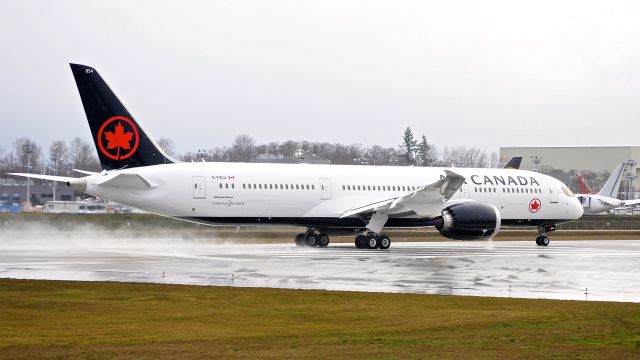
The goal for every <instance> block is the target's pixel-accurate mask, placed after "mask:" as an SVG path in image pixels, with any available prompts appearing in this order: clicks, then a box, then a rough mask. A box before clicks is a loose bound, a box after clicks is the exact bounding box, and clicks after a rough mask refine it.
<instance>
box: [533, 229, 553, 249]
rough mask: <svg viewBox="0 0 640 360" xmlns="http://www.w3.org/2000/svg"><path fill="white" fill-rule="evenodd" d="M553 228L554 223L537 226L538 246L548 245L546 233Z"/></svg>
mask: <svg viewBox="0 0 640 360" xmlns="http://www.w3.org/2000/svg"><path fill="white" fill-rule="evenodd" d="M555 230H556V227H555V225H545V226H538V237H537V238H536V244H537V245H538V246H548V245H549V237H548V236H547V233H548V232H552V231H555Z"/></svg>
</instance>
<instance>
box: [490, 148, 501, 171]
mask: <svg viewBox="0 0 640 360" xmlns="http://www.w3.org/2000/svg"><path fill="white" fill-rule="evenodd" d="M489 167H491V168H497V167H500V156H499V155H498V153H497V152H495V151H494V152H492V153H491V156H490V157H489Z"/></svg>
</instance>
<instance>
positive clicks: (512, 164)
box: [504, 156, 522, 169]
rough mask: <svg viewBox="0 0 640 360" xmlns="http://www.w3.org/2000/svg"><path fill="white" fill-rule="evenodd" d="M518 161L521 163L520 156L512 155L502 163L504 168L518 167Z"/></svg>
mask: <svg viewBox="0 0 640 360" xmlns="http://www.w3.org/2000/svg"><path fill="white" fill-rule="evenodd" d="M520 163H522V156H514V157H512V158H511V159H509V162H507V163H506V164H505V165H504V168H505V169H520Z"/></svg>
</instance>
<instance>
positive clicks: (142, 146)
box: [69, 64, 175, 170]
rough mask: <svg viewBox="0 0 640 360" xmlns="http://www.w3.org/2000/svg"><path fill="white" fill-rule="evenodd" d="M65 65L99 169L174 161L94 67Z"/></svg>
mask: <svg viewBox="0 0 640 360" xmlns="http://www.w3.org/2000/svg"><path fill="white" fill-rule="evenodd" d="M69 65H71V71H72V72H73V77H74V78H75V80H76V85H78V91H79V92H80V98H81V99H82V105H83V106H84V111H85V113H86V114H87V120H88V121H89V127H90V128H91V134H92V136H93V141H94V142H95V144H96V149H97V150H98V156H99V157H100V164H101V165H102V168H103V169H107V170H111V169H122V168H125V167H127V168H131V167H137V166H149V165H159V164H168V163H173V162H175V160H173V159H171V158H170V157H169V156H168V155H167V154H165V153H164V151H162V149H160V146H158V144H157V143H156V142H155V141H154V140H153V139H152V138H151V137H150V136H149V135H148V134H147V132H146V131H144V129H143V128H142V126H140V124H138V123H137V122H136V121H135V119H134V118H133V116H131V114H129V112H128V111H127V109H126V108H125V107H124V105H123V104H122V103H121V102H120V100H118V97H116V95H115V94H114V93H113V91H111V89H109V86H108V85H107V83H105V82H104V80H102V77H100V74H98V72H97V71H96V70H95V69H94V68H92V67H89V66H85V65H78V64H69Z"/></svg>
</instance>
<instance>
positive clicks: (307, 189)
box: [307, 185, 344, 190]
mask: <svg viewBox="0 0 640 360" xmlns="http://www.w3.org/2000/svg"><path fill="white" fill-rule="evenodd" d="M342 189H343V190H344V185H343V186H342ZM307 190H309V185H307Z"/></svg>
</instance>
